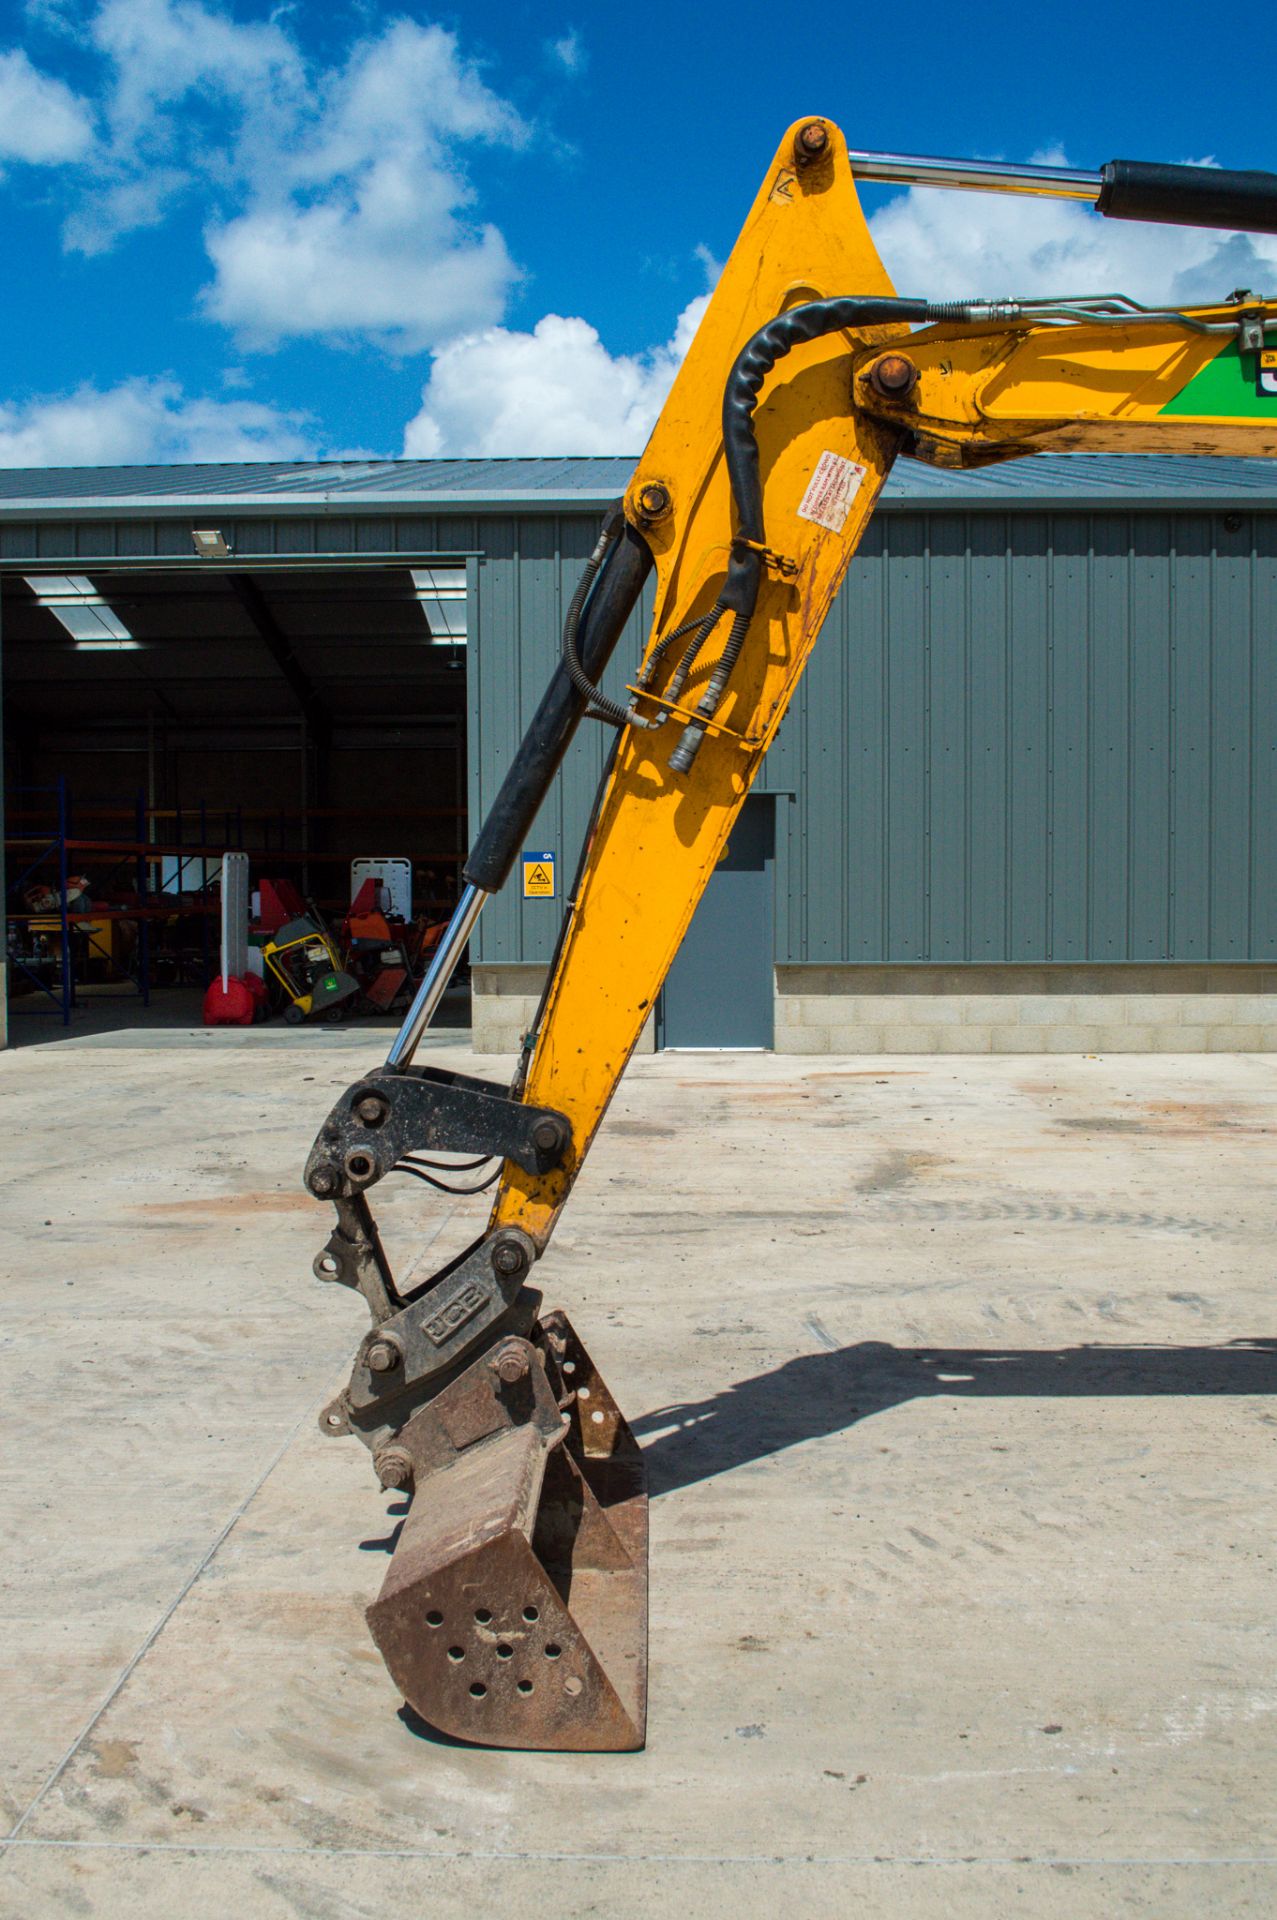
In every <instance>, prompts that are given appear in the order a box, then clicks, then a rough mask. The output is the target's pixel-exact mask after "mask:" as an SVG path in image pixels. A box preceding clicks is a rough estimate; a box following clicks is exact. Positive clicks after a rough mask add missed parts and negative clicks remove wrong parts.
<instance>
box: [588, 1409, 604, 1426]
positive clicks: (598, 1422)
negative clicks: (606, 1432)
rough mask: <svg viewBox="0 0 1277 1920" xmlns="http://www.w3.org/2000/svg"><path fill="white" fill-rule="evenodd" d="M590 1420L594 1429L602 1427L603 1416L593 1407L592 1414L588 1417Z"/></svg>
mask: <svg viewBox="0 0 1277 1920" xmlns="http://www.w3.org/2000/svg"><path fill="white" fill-rule="evenodd" d="M590 1418H591V1420H593V1422H594V1424H595V1426H596V1427H601V1426H602V1425H603V1415H602V1414H601V1413H600V1412H599V1410H598V1408H597V1407H595V1409H594V1412H593V1413H592V1414H591V1415H590Z"/></svg>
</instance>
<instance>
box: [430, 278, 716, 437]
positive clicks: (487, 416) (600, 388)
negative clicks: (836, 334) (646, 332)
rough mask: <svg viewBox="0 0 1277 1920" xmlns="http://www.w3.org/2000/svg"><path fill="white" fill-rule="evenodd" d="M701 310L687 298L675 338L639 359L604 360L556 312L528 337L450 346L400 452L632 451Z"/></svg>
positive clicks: (584, 333)
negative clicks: (688, 302)
mask: <svg viewBox="0 0 1277 1920" xmlns="http://www.w3.org/2000/svg"><path fill="white" fill-rule="evenodd" d="M708 303H709V295H708V294H702V295H700V297H699V298H697V299H696V300H693V301H692V302H691V304H690V305H689V306H687V307H685V308H684V309H683V312H682V313H681V314H680V315H679V318H678V324H677V326H676V328H675V331H674V336H673V338H672V339H671V340H670V341H669V342H668V343H667V344H666V345H665V346H663V347H659V348H657V349H655V350H654V351H653V352H651V353H645V354H612V353H609V352H608V350H607V348H606V347H605V346H604V344H603V342H602V341H601V340H600V338H599V336H598V333H597V332H596V331H595V329H594V328H593V327H592V326H590V324H589V323H588V321H585V320H580V319H565V318H562V317H560V315H558V314H555V313H550V314H547V315H546V316H545V318H544V319H543V320H539V321H538V322H537V324H536V326H535V327H534V328H533V330H532V332H531V333H515V332H511V331H510V330H508V329H507V328H505V327H490V328H488V329H487V330H486V331H485V332H483V333H479V334H474V335H471V336H469V337H467V338H465V339H462V340H457V341H454V342H453V343H452V344H451V345H449V346H446V347H444V348H443V349H442V350H441V351H440V353H439V354H438V355H437V357H436V359H435V362H434V366H433V367H432V369H431V373H430V378H429V380H428V381H427V382H426V385H425V387H424V388H423V389H422V395H421V402H422V404H421V411H420V412H419V413H418V414H416V416H415V417H414V418H413V419H412V420H410V421H409V423H408V426H407V429H406V431H405V434H404V453H405V454H406V455H407V456H409V457H410V458H416V459H432V458H434V457H435V456H437V455H441V454H456V455H464V454H488V455H497V454H538V453H540V454H572V453H637V452H639V451H640V450H641V448H642V446H643V443H644V441H645V440H646V439H647V436H648V434H649V433H650V432H651V429H652V425H653V422H654V421H655V419H656V416H657V414H658V413H659V412H660V410H661V407H662V405H663V403H664V400H665V396H666V394H667V393H668V392H669V390H670V387H671V385H672V384H673V380H674V375H675V374H676V373H677V372H678V369H679V366H680V365H681V363H682V360H683V356H684V354H685V353H686V352H687V349H688V347H689V346H690V345H691V342H692V336H693V334H694V333H695V332H696V328H697V325H698V324H699V321H700V318H701V315H702V314H703V313H704V311H705V308H706V306H707V305H708Z"/></svg>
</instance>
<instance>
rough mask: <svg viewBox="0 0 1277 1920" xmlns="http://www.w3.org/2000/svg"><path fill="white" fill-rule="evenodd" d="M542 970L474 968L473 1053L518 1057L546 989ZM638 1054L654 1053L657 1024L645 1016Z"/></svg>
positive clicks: (471, 978)
mask: <svg viewBox="0 0 1277 1920" xmlns="http://www.w3.org/2000/svg"><path fill="white" fill-rule="evenodd" d="M545 976H546V969H545V968H544V967H542V966H488V967H484V966H477V967H475V968H473V970H472V972H471V976H470V1026H471V1045H472V1046H473V1048H474V1050H475V1052H476V1053H518V1052H519V1050H520V1048H521V1047H522V1045H523V1036H524V1034H525V1033H526V1032H527V1031H528V1028H529V1027H530V1026H531V1025H532V1022H533V1021H534V1020H535V1019H536V1012H537V1008H538V1006H539V1005H540V1004H541V992H542V989H543V988H544V986H545ZM637 1051H638V1052H639V1053H654V1052H655V1051H656V1021H655V1017H654V1016H653V1015H650V1014H649V1016H648V1021H647V1025H646V1026H645V1027H644V1029H643V1032H642V1035H641V1036H640V1039H639V1043H638V1048H637Z"/></svg>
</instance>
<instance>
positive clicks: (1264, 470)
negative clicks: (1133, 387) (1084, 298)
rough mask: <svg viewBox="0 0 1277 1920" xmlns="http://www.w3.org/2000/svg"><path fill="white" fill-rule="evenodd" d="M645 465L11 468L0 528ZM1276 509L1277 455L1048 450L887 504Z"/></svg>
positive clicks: (562, 482)
mask: <svg viewBox="0 0 1277 1920" xmlns="http://www.w3.org/2000/svg"><path fill="white" fill-rule="evenodd" d="M635 461H636V457H631V456H628V455H626V456H611V455H603V454H597V455H593V454H592V455H587V456H574V457H561V458H553V459H548V458H537V459H500V460H496V459H476V460H309V461H305V460H303V461H292V460H289V461H274V460H260V461H239V462H235V463H226V464H224V465H191V466H164V467H159V466H156V467H143V466H120V467H11V468H7V469H0V520H5V521H14V520H31V519H39V520H48V519H60V520H67V519H79V518H85V519H90V518H102V517H103V516H110V517H112V518H117V519H118V518H127V517H131V516H135V515H144V516H146V517H148V518H153V517H155V516H156V515H162V514H180V515H182V516H189V515H190V514H191V513H192V512H195V511H198V510H199V509H201V508H203V507H209V508H216V509H217V510H219V511H227V510H230V509H233V510H234V511H235V512H236V513H239V514H245V513H249V514H251V513H254V512H256V513H270V514H276V515H278V514H280V513H286V512H287V511H288V510H289V509H290V508H291V509H296V510H297V511H299V512H304V513H305V514H307V515H315V514H323V513H352V512H354V513H385V512H387V511H392V510H397V511H400V512H402V511H411V510H412V509H414V508H417V509H425V510H426V511H428V512H431V513H437V512H440V511H454V512H461V511H464V512H470V513H474V512H479V511H482V510H483V509H485V508H495V509H497V510H501V509H505V510H507V511H508V510H510V509H512V508H518V509H519V510H520V511H537V510H545V511H553V510H557V509H564V508H566V509H570V508H572V507H581V508H585V507H595V506H599V505H602V504H605V503H606V502H608V501H610V500H614V499H616V498H617V496H618V495H619V494H620V493H621V492H622V491H623V490H624V488H625V485H626V483H627V481H628V479H629V477H630V475H631V473H632V472H633V471H634V466H635ZM1197 503H1204V504H1209V505H1211V506H1216V507H1218V506H1224V505H1238V506H1242V507H1247V506H1249V507H1258V506H1262V505H1264V504H1267V503H1271V504H1273V505H1274V506H1277V460H1239V459H1231V458H1222V457H1221V458H1216V457H1209V456H1208V457H1202V458H1196V457H1194V458H1190V457H1188V456H1186V455H1172V454H1147V453H1141V454H1095V453H1044V454H1032V455H1029V456H1028V457H1027V458H1024V459H1021V460H1008V461H1005V462H1003V463H1002V464H1000V465H997V466H992V467H985V468H980V469H976V470H973V471H969V472H960V473H954V472H948V471H945V470H943V469H941V468H938V467H928V466H923V465H920V464H919V463H918V462H917V461H913V460H901V461H899V462H898V463H897V465H896V467H895V468H894V470H893V472H892V474H891V477H890V479H889V480H888V482H887V486H886V489H885V491H884V493H883V499H882V505H884V506H886V507H893V506H894V507H912V506H926V505H931V504H952V505H953V506H955V507H957V506H961V507H968V508H979V507H989V508H993V507H1009V506H1014V507H1018V508H1024V507H1032V506H1036V505H1041V506H1052V507H1068V506H1079V507H1084V506H1096V507H1104V506H1112V507H1167V506H1171V505H1182V506H1192V505H1195V504H1197Z"/></svg>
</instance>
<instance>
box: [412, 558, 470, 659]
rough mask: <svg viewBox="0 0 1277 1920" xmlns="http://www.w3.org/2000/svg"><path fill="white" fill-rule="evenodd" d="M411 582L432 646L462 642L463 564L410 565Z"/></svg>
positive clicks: (451, 645)
mask: <svg viewBox="0 0 1277 1920" xmlns="http://www.w3.org/2000/svg"><path fill="white" fill-rule="evenodd" d="M411 573H412V584H413V590H414V592H415V593H416V596H417V599H418V601H419V602H420V605H421V611H422V612H423V613H424V614H425V616H426V624H427V625H428V626H429V628H430V638H431V640H432V641H433V643H434V645H435V646H436V647H464V646H465V644H466V570H465V568H464V567H413V568H412V569H411Z"/></svg>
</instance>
